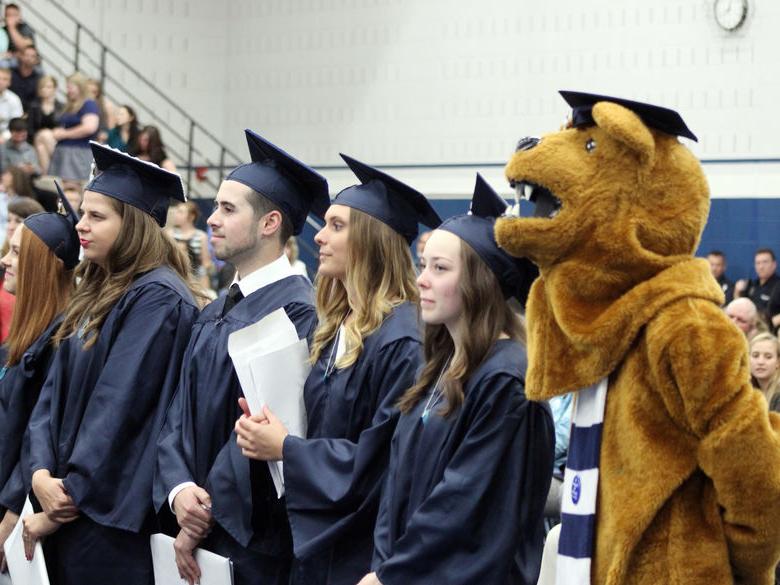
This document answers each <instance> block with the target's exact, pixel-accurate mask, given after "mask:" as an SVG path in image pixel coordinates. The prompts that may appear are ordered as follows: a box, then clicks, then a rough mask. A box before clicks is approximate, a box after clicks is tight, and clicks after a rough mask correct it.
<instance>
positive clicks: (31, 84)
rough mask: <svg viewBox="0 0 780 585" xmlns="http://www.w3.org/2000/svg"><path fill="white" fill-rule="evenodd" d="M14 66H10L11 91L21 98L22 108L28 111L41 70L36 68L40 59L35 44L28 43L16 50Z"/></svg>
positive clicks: (36, 89) (34, 96) (33, 98)
mask: <svg viewBox="0 0 780 585" xmlns="http://www.w3.org/2000/svg"><path fill="white" fill-rule="evenodd" d="M18 55H19V59H18V63H17V65H16V67H12V68H11V91H12V92H14V93H15V94H16V95H18V96H19V99H20V100H22V108H23V109H24V111H25V112H26V111H28V110H29V109H30V106H31V105H32V104H33V102H34V101H35V100H36V99H37V97H38V80H39V79H40V78H41V72H40V71H39V70H38V64H39V63H40V59H39V58H38V49H36V48H35V45H29V46H27V47H25V48H24V49H21V50H20V51H19V52H18Z"/></svg>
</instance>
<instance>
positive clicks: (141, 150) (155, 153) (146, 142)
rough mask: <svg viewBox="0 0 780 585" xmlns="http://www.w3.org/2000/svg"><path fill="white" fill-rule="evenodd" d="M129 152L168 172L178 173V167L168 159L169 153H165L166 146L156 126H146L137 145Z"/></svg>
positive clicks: (139, 136)
mask: <svg viewBox="0 0 780 585" xmlns="http://www.w3.org/2000/svg"><path fill="white" fill-rule="evenodd" d="M128 152H129V153H130V154H132V155H133V156H137V157H138V158H140V159H141V160H148V161H149V162H153V163H154V164H156V165H157V166H158V167H162V168H163V169H165V170H166V171H171V172H172V173H175V172H176V165H175V164H173V161H172V160H171V159H169V158H168V153H166V152H165V145H164V144H163V141H162V138H161V137H160V131H159V130H158V129H157V127H156V126H144V129H143V130H141V133H140V134H139V135H138V140H137V142H136V144H135V145H134V146H133V148H132V149H128Z"/></svg>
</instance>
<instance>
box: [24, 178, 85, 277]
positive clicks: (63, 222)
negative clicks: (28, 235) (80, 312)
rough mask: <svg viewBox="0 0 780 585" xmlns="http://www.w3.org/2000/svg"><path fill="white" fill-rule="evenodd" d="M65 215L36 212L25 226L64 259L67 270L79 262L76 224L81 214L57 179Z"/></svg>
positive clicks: (25, 222)
mask: <svg viewBox="0 0 780 585" xmlns="http://www.w3.org/2000/svg"><path fill="white" fill-rule="evenodd" d="M54 184H55V185H56V187H57V193H58V194H59V198H60V203H61V204H62V207H63V208H64V209H65V215H63V214H61V213H56V212H52V211H49V212H43V213H35V214H33V215H31V216H29V217H27V218H26V219H25V220H24V226H25V227H26V228H27V229H29V230H30V231H31V232H33V233H34V234H35V235H36V236H38V237H39V238H40V239H41V241H42V242H43V243H44V244H46V246H47V247H48V248H49V249H50V250H51V251H52V252H53V253H54V255H55V256H57V258H59V259H60V260H62V262H63V264H64V265H65V269H66V270H71V269H72V268H74V267H75V266H76V264H78V263H79V251H80V246H79V236H78V234H77V233H76V224H77V223H78V221H79V216H78V215H77V214H76V212H75V211H73V208H72V207H71V206H70V202H69V201H68V200H67V198H66V197H65V194H64V193H63V192H62V188H61V187H60V185H59V183H57V181H55V182H54Z"/></svg>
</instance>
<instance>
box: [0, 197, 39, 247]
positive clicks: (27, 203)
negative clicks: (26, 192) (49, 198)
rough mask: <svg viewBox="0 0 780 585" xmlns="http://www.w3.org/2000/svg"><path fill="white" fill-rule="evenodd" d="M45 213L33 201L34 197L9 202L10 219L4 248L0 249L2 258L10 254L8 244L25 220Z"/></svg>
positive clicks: (6, 228) (7, 222) (7, 224)
mask: <svg viewBox="0 0 780 585" xmlns="http://www.w3.org/2000/svg"><path fill="white" fill-rule="evenodd" d="M42 211H45V210H44V209H43V206H42V205H41V204H40V203H39V202H38V201H36V200H35V199H33V198H32V197H29V196H25V197H15V198H14V199H12V200H11V201H9V202H8V217H7V219H6V224H5V240H4V242H3V246H2V248H0V252H1V254H0V257H2V256H5V254H6V253H7V252H8V242H9V241H10V240H11V238H12V237H13V235H14V232H16V228H18V227H19V226H20V225H22V223H23V222H24V220H25V219H27V218H28V217H30V216H31V215H32V214H33V213H41V212H42Z"/></svg>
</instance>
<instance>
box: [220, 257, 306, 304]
mask: <svg viewBox="0 0 780 585" xmlns="http://www.w3.org/2000/svg"><path fill="white" fill-rule="evenodd" d="M294 274H295V272H294V271H293V269H292V267H291V266H290V261H289V260H288V259H287V255H286V254H284V253H282V255H281V256H279V257H278V258H277V259H276V260H274V261H273V262H271V263H270V264H266V265H265V266H263V267H262V268H258V269H257V270H255V271H254V272H250V273H249V274H247V275H246V276H244V277H243V278H240V279H239V277H238V273H236V277H235V278H234V279H233V284H235V283H238V288H240V289H241V294H242V295H244V297H248V296H249V295H251V294H252V293H253V292H256V291H258V290H260V289H261V288H263V287H264V286H268V285H269V284H273V283H275V282H278V281H280V280H282V279H283V278H287V277H288V276H293V275H294Z"/></svg>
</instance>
